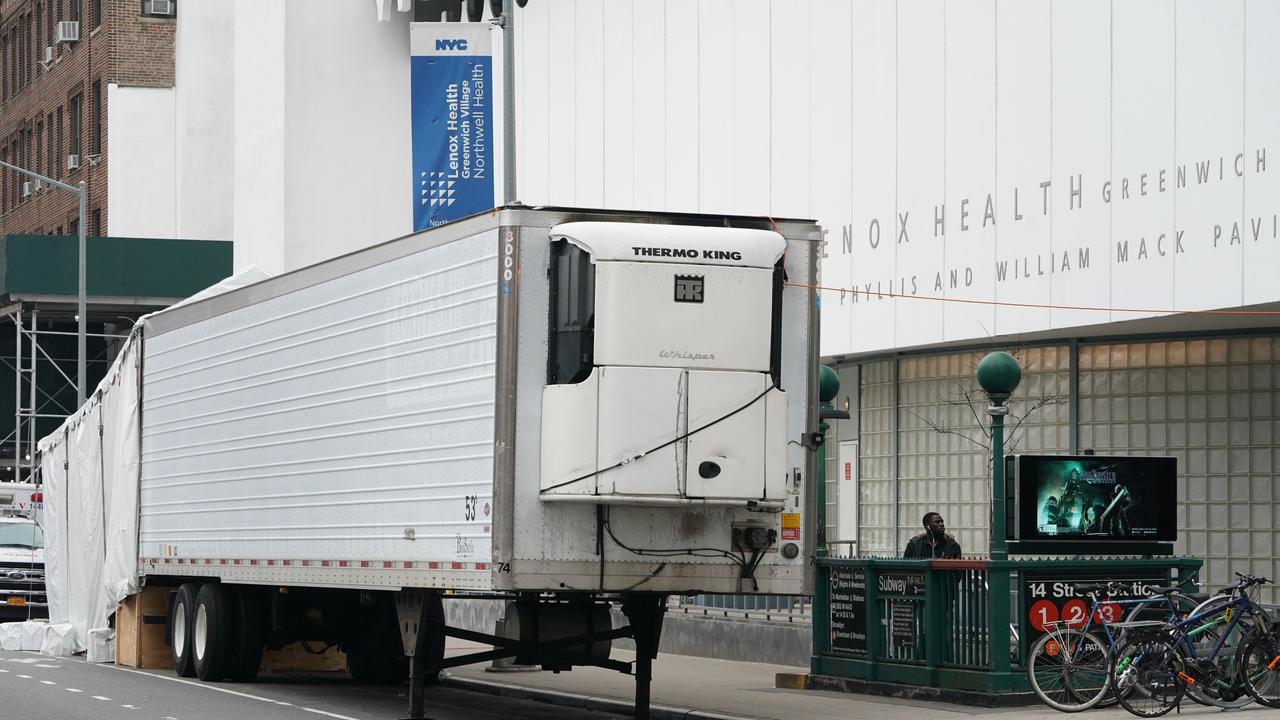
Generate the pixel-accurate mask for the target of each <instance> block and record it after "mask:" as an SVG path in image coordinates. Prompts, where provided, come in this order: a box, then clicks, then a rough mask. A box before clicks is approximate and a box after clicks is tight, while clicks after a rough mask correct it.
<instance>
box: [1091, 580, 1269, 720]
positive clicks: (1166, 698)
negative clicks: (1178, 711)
mask: <svg viewBox="0 0 1280 720" xmlns="http://www.w3.org/2000/svg"><path fill="white" fill-rule="evenodd" d="M1236 576H1237V577H1238V578H1239V580H1238V581H1237V582H1236V583H1235V584H1233V585H1231V586H1229V587H1226V588H1223V589H1222V590H1221V591H1219V592H1218V595H1219V596H1222V595H1225V596H1226V598H1221V597H1218V598H1216V599H1211V600H1209V601H1206V602H1204V603H1201V605H1200V606H1198V608H1197V609H1196V610H1194V611H1192V612H1191V613H1190V614H1189V615H1187V616H1186V617H1183V618H1180V619H1176V620H1173V621H1165V622H1160V621H1137V622H1126V623H1121V624H1119V626H1120V627H1123V628H1124V629H1125V630H1126V631H1127V632H1129V633H1130V635H1129V637H1128V638H1127V639H1126V640H1125V642H1124V643H1122V645H1121V646H1120V647H1119V648H1118V649H1117V651H1116V652H1115V653H1114V654H1113V656H1112V661H1111V670H1110V678H1111V684H1112V688H1113V691H1114V694H1115V697H1116V699H1117V701H1118V702H1120V704H1121V705H1123V706H1124V708H1125V709H1126V710H1128V711H1129V712H1131V713H1133V714H1134V715H1138V716H1139V717H1157V716H1160V715H1163V714H1165V713H1167V712H1169V710H1171V709H1172V708H1173V707H1175V706H1176V705H1177V704H1178V703H1179V702H1180V701H1181V699H1182V697H1183V695H1184V693H1188V694H1189V693H1190V692H1191V690H1192V689H1194V693H1195V694H1194V695H1193V698H1194V699H1197V700H1206V701H1208V703H1209V704H1213V705H1217V706H1219V707H1228V708H1234V707H1243V706H1244V705H1247V704H1249V703H1250V702H1252V701H1253V700H1256V699H1259V698H1262V700H1260V702H1262V703H1263V704H1269V703H1270V702H1272V701H1274V702H1276V703H1277V704H1278V705H1280V697H1277V696H1276V691H1275V690H1274V689H1273V686H1275V685H1276V683H1277V682H1280V676H1278V675H1277V672H1276V666H1280V645H1277V644H1276V643H1273V642H1271V641H1269V638H1272V637H1274V635H1275V633H1274V632H1273V629H1272V625H1271V619H1270V617H1269V616H1268V615H1267V614H1266V611H1265V610H1263V609H1262V608H1261V607H1260V606H1258V605H1257V604H1256V603H1254V602H1253V600H1252V598H1250V597H1249V594H1248V590H1249V589H1250V588H1252V587H1257V586H1260V585H1263V584H1265V583H1267V582H1269V581H1268V580H1267V579H1266V578H1261V577H1254V576H1251V575H1246V574H1244V573H1236ZM1246 618H1248V619H1249V620H1250V621H1251V622H1250V623H1249V624H1245V623H1244V619H1246ZM1221 624H1225V628H1224V629H1223V630H1222V631H1221V632H1220V633H1219V632H1218V631H1217V630H1215V629H1214V628H1216V627H1217V626H1218V625H1221ZM1237 630H1239V631H1240V632H1239V634H1237V632H1236V631H1237ZM1242 636H1243V642H1241V644H1240V646H1239V647H1238V648H1236V649H1235V650H1234V651H1233V652H1223V651H1224V650H1225V649H1227V648H1228V647H1229V641H1230V640H1231V639H1232V638H1240V637H1242ZM1202 650H1205V651H1207V652H1206V653H1202V652H1201V651H1202ZM1269 651H1274V652H1271V655H1270V656H1268V655H1267V653H1268V652H1269ZM1170 653H1174V654H1175V655H1176V658H1172V659H1171V656H1170ZM1251 653H1252V654H1251ZM1273 660H1274V662H1273ZM1246 662H1248V663H1249V664H1250V667H1252V668H1254V671H1255V675H1256V677H1255V678H1254V682H1253V685H1252V687H1251V685H1250V682H1249V680H1248V676H1247V675H1244V674H1243V673H1244V667H1245V665H1246ZM1260 665H1261V667H1262V668H1263V669H1262V670H1261V671H1258V670H1257V669H1258V667H1259V666H1260ZM1268 665H1270V666H1271V667H1268ZM1275 706H1276V705H1272V707H1275Z"/></svg>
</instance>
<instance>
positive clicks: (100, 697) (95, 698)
mask: <svg viewBox="0 0 1280 720" xmlns="http://www.w3.org/2000/svg"><path fill="white" fill-rule="evenodd" d="M93 699H94V700H110V699H111V698H109V697H103V696H101V695H94V696H93Z"/></svg>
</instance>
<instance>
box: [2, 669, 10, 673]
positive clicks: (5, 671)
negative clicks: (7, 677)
mask: <svg viewBox="0 0 1280 720" xmlns="http://www.w3.org/2000/svg"><path fill="white" fill-rule="evenodd" d="M7 672H9V671H8V670H0V673H7Z"/></svg>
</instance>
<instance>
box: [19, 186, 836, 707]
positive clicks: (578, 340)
mask: <svg viewBox="0 0 1280 720" xmlns="http://www.w3.org/2000/svg"><path fill="white" fill-rule="evenodd" d="M819 239H820V231H819V229H818V227H817V226H816V225H815V224H814V223H812V222H809V221H786V220H777V221H774V220H770V219H767V218H752V217H729V216H700V215H670V214H643V213H614V212H604V211H578V210H567V209H546V210H543V209H530V208H523V207H509V208H503V209H498V210H495V211H493V212H492V213H487V214H484V215H479V216H475V217H472V218H469V219H466V220H463V221H460V222H456V223H452V224H449V225H446V226H442V227H440V228H436V229H432V230H429V231H426V232H422V233H418V234H415V235H412V236H408V237H405V238H401V239H399V240H395V241H392V242H389V243H386V244H382V245H378V246H375V247H371V248H369V249H367V250H363V251H360V252H357V253H354V254H351V255H348V256H344V257H341V258H337V259H334V260H332V261H329V262H325V263H322V264H319V265H316V266H314V267H310V268H306V269H303V270H299V271H296V272H293V273H289V274H286V275H283V276H280V277H276V278H272V279H270V280H266V281H263V282H260V283H257V284H254V285H250V286H248V287H244V288H241V289H238V290H233V291H231V292H227V293H225V294H222V295H217V296H214V297H212V298H208V299H205V300H201V301H198V302H193V303H189V304H184V305H181V306H178V307H175V308H173V309H170V310H167V311H164V312H161V313H158V314H156V315H153V316H151V317H149V318H147V319H146V320H145V321H144V322H143V323H142V327H141V333H140V334H141V341H140V342H141V352H140V353H135V354H136V355H137V356H138V357H139V358H140V362H137V363H134V365H135V366H136V368H140V369H134V370H132V371H131V370H130V369H129V368H124V370H123V371H122V372H123V373H125V374H127V373H129V372H133V373H134V374H135V375H137V376H138V377H140V382H138V381H137V380H130V379H129V378H123V379H120V378H117V379H116V380H114V381H113V382H112V383H108V387H107V388H106V391H107V395H106V397H107V398H108V400H109V394H110V393H111V392H113V389H112V388H113V387H126V388H131V387H132V383H134V382H138V390H137V392H139V393H140V405H139V407H140V412H138V413H136V414H135V415H134V416H131V417H134V418H137V419H136V420H130V421H129V422H135V421H136V422H137V423H139V424H140V433H139V434H140V438H141V440H140V445H141V449H140V457H141V472H140V483H137V482H135V486H136V491H137V498H138V500H137V503H138V506H137V527H136V533H137V534H136V537H137V557H138V565H137V574H138V575H139V576H141V577H142V579H143V581H144V582H145V583H146V584H147V585H152V586H154V585H169V586H173V587H176V594H175V595H174V598H173V602H172V609H171V613H170V623H169V631H170V634H171V637H172V647H173V655H174V663H175V666H176V668H177V670H178V672H180V673H181V674H183V675H199V676H200V677H201V678H203V679H206V680H218V679H222V678H224V677H235V678H241V679H243V678H249V677H252V676H253V675H254V674H255V673H256V672H257V664H258V658H259V657H260V653H261V649H262V647H263V645H264V644H267V645H279V644H281V643H282V642H285V641H288V640H295V639H306V640H323V641H327V642H330V643H333V644H336V645H338V646H339V647H340V648H341V649H342V650H343V651H345V652H346V653H347V656H348V660H349V664H350V668H351V670H352V672H353V674H355V675H356V676H357V677H368V678H385V679H390V678H391V677H392V676H394V675H399V676H400V677H403V675H402V674H401V673H403V672H404V666H405V664H406V661H405V656H406V655H408V656H412V657H416V658H417V659H418V661H419V662H418V663H417V665H416V666H415V668H414V669H415V672H414V676H415V677H417V678H421V677H422V676H423V675H424V674H426V673H428V672H432V671H435V670H438V669H440V668H443V667H446V666H454V665H460V664H465V663H466V662H480V661H487V660H489V659H492V658H494V657H498V656H503V655H506V656H512V655H516V656H517V660H518V661H522V662H535V663H539V664H543V665H545V666H548V667H552V668H556V669H569V668H571V667H572V666H573V665H581V664H591V665H603V666H605V667H613V668H616V669H619V670H624V671H628V672H629V671H631V669H632V668H631V667H630V666H627V665H623V664H621V663H618V662H617V661H613V660H609V659H608V654H609V646H610V641H611V640H612V639H614V638H618V637H624V636H630V637H635V638H636V640H637V643H638V645H639V647H640V653H639V660H638V661H637V667H636V668H635V673H636V676H637V693H638V702H640V703H643V704H645V705H646V706H647V693H648V681H649V670H648V667H649V662H650V661H651V659H652V657H653V655H654V653H656V648H657V644H656V643H657V638H658V634H659V632H660V620H661V614H662V610H663V608H664V607H665V603H664V600H665V596H666V595H667V594H671V593H697V592H711V593H735V592H747V593H771V594H802V593H805V592H808V591H809V589H808V584H807V582H806V581H808V582H809V583H811V577H810V576H808V575H807V569H808V567H807V566H808V557H809V555H810V548H811V547H812V542H813V541H812V538H810V537H809V536H808V535H807V534H805V533H803V532H802V528H805V527H806V525H805V524H804V523H803V522H802V521H803V519H804V518H805V517H806V516H807V515H808V514H809V509H808V507H807V505H806V502H807V501H808V499H809V498H810V496H811V493H808V492H807V490H808V486H809V484H810V483H811V482H812V479H813V477H814V476H813V472H812V470H813V467H814V458H813V453H812V451H811V449H810V447H811V446H812V441H813V436H812V433H813V431H814V429H815V427H816V402H815V394H816V381H815V369H816V365H815V361H816V357H817V337H816V327H817V307H816V295H815V291H814V290H813V285H814V278H815V275H816V255H815V249H816V247H817V242H818V241H819ZM125 352H126V354H128V352H129V351H127V350H126V351H125ZM108 400H104V402H107V401H108ZM89 412H92V411H91V410H90V411H89ZM108 415H110V413H107V414H104V415H102V417H104V418H105V417H108ZM99 422H103V423H104V424H107V425H108V427H107V428H106V431H105V437H106V438H108V441H106V445H107V446H115V441H113V440H110V438H113V437H123V436H125V435H127V433H126V434H122V433H121V432H119V431H118V430H113V428H111V427H109V425H110V422H109V421H108V420H100V421H99ZM75 434H76V433H75V432H74V431H72V432H69V433H66V434H64V437H66V438H72V436H73V435H75ZM82 434H83V433H82ZM83 435H85V436H86V437H90V438H92V433H89V434H83ZM67 442H72V440H70V439H69V440H68V441H67ZM120 447H127V443H123V444H121V445H120ZM42 449H43V450H44V452H45V453H46V455H48V454H49V453H52V454H53V455H54V456H56V455H57V453H59V452H61V451H62V449H60V448H59V447H58V446H57V444H56V438H55V442H54V443H53V444H49V443H48V440H46V443H42ZM68 457H73V458H74V457H75V451H72V452H71V454H70V455H69V456H68ZM125 466H127V463H125ZM46 467H49V468H52V471H53V472H55V473H56V471H57V467H58V463H57V461H56V457H55V460H54V461H52V462H50V463H47V464H46ZM48 482H49V480H48V479H46V483H48ZM108 484H111V483H110V482H108ZM123 497H128V493H127V491H126V492H125V493H124V494H123ZM108 504H110V501H109V502H108ZM110 522H111V521H110V519H109V520H108V524H110ZM445 590H451V591H455V592H460V591H467V592H468V594H469V596H471V597H475V596H483V597H491V598H494V599H500V600H505V601H508V602H509V606H508V607H507V611H506V622H505V627H506V633H507V636H508V637H507V638H506V639H504V638H493V637H490V636H481V635H479V634H477V633H471V632H467V631H464V630H461V629H456V628H444V627H443V623H442V614H441V613H442V610H441V607H442V606H441V598H442V591H445ZM609 601H620V602H621V603H622V608H623V611H624V612H625V613H626V614H627V616H628V617H629V618H630V620H631V626H629V627H625V628H617V629H614V628H612V627H611V626H610V623H609V614H608V602H609ZM397 613H399V620H401V622H397ZM263 618H270V623H269V626H267V625H264V623H265V622H266V621H265V620H263ZM419 626H421V627H424V628H426V630H425V631H424V632H422V633H418V632H417V631H416V628H417V627H419ZM397 629H398V630H399V631H400V632H398V631H397ZM402 633H403V637H402ZM445 634H449V635H455V636H459V637H467V638H472V639H480V640H482V641H485V642H491V643H495V644H497V645H499V646H501V649H500V650H497V651H494V652H491V653H481V654H477V655H473V656H468V657H466V658H463V659H458V658H450V659H449V660H448V661H444V660H443V659H442V658H443V647H444V645H443V642H444V636H445ZM565 638H577V640H576V642H565V641H564V639H565ZM417 687H418V685H417V684H415V693H411V695H412V696H414V697H417V696H418V695H417V694H416V688H417Z"/></svg>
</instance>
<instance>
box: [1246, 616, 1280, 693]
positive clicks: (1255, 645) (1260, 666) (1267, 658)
mask: <svg viewBox="0 0 1280 720" xmlns="http://www.w3.org/2000/svg"><path fill="white" fill-rule="evenodd" d="M1236 670H1237V671H1238V672H1239V673H1240V681H1241V683H1242V684H1243V685H1244V687H1245V690H1246V691H1247V692H1248V693H1249V696H1250V697H1252V698H1253V699H1254V700H1256V701H1258V702H1259V703H1261V704H1263V705H1266V706H1267V707H1273V708H1280V633H1276V632H1272V633H1270V634H1268V635H1260V636H1256V637H1254V638H1253V639H1251V640H1249V641H1248V642H1246V643H1245V644H1243V645H1241V646H1240V650H1239V652H1238V653H1237V655H1236Z"/></svg>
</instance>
